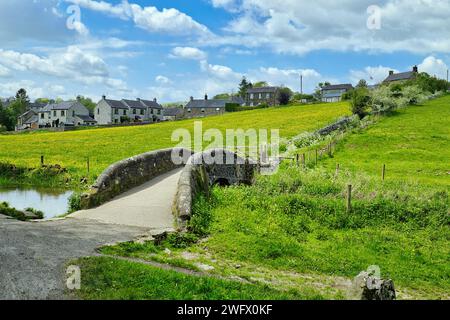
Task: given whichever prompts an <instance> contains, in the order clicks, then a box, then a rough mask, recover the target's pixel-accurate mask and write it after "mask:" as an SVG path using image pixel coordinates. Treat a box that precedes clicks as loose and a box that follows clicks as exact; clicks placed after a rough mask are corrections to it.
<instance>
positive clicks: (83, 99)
mask: <svg viewBox="0 0 450 320" xmlns="http://www.w3.org/2000/svg"><path fill="white" fill-rule="evenodd" d="M77 101H78V102H80V103H81V104H82V105H83V106H85V107H86V108H87V109H88V110H89V112H90V113H94V110H95V107H96V106H97V105H96V104H95V103H94V102H93V101H92V99H91V98H87V97H83V96H78V97H77Z"/></svg>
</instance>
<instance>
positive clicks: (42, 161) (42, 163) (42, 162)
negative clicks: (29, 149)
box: [41, 155, 44, 167]
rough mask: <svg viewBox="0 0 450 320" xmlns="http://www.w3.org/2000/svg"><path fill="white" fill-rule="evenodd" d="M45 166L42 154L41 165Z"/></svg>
mask: <svg viewBox="0 0 450 320" xmlns="http://www.w3.org/2000/svg"><path fill="white" fill-rule="evenodd" d="M43 166H44V156H43V155H41V167H43Z"/></svg>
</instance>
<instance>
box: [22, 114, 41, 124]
mask: <svg viewBox="0 0 450 320" xmlns="http://www.w3.org/2000/svg"><path fill="white" fill-rule="evenodd" d="M38 121H39V118H38V116H37V114H34V115H33V116H32V117H31V118H29V119H28V120H27V121H25V122H24V124H32V123H36V122H38Z"/></svg>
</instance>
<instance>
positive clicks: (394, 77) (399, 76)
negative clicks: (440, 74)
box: [384, 71, 416, 82]
mask: <svg viewBox="0 0 450 320" xmlns="http://www.w3.org/2000/svg"><path fill="white" fill-rule="evenodd" d="M415 76H416V73H415V72H414V71H408V72H402V73H394V74H391V75H389V76H388V77H387V78H386V80H384V82H393V81H403V80H410V79H412V78H414V77H415Z"/></svg>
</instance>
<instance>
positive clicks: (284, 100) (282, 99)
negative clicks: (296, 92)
mask: <svg viewBox="0 0 450 320" xmlns="http://www.w3.org/2000/svg"><path fill="white" fill-rule="evenodd" d="M291 97H292V91H291V89H289V88H281V89H280V90H279V91H278V96H277V99H278V102H279V103H280V105H282V106H285V105H287V104H288V103H289V101H290V100H291Z"/></svg>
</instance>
